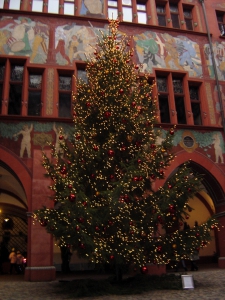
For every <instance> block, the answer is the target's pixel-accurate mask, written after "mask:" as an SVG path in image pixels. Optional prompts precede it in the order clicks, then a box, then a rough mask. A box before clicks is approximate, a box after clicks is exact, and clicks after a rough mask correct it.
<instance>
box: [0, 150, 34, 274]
mask: <svg viewBox="0 0 225 300" xmlns="http://www.w3.org/2000/svg"><path fill="white" fill-rule="evenodd" d="M7 152H8V153H6V152H5V150H4V149H3V148H2V147H0V153H1V155H0V157H1V160H0V242H1V247H2V248H4V257H3V265H2V272H3V273H8V272H9V262H8V257H7V256H8V255H7V252H8V253H9V252H10V251H11V249H12V248H15V249H16V250H20V251H21V252H22V253H23V255H24V256H25V257H26V256H27V242H28V222H27V214H26V212H27V211H28V201H27V193H26V190H25V189H24V185H23V183H22V181H23V180H25V181H26V182H27V183H28V182H29V179H30V178H31V176H30V174H29V172H27V169H26V167H24V166H22V164H21V162H20V161H19V159H18V158H16V157H15V155H14V154H12V155H11V153H9V151H7ZM9 162H10V164H8V163H9ZM12 162H14V163H12ZM12 167H13V168H12ZM14 167H15V168H14ZM18 170H20V172H19V174H23V176H22V177H20V178H19V176H20V175H19V176H18V175H17V171H18ZM21 171H22V172H21ZM21 180H22V181H21ZM28 194H29V193H28Z"/></svg>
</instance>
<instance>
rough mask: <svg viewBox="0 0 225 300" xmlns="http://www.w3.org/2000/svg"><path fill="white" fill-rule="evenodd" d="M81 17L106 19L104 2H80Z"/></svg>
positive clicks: (100, 0)
mask: <svg viewBox="0 0 225 300" xmlns="http://www.w3.org/2000/svg"><path fill="white" fill-rule="evenodd" d="M80 3H81V8H80V15H81V16H89V17H91V16H93V17H95V18H96V17H98V18H105V15H104V0H80Z"/></svg>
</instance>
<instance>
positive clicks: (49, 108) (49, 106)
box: [46, 69, 55, 115]
mask: <svg viewBox="0 0 225 300" xmlns="http://www.w3.org/2000/svg"><path fill="white" fill-rule="evenodd" d="M47 82H48V85H47V95H46V99H47V101H46V115H52V114H53V100H54V88H53V87H54V86H55V85H54V69H48V73H47Z"/></svg>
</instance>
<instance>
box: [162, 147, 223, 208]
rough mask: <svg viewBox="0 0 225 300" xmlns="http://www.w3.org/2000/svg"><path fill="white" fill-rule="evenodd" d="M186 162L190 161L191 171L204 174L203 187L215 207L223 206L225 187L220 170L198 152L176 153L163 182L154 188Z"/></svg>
mask: <svg viewBox="0 0 225 300" xmlns="http://www.w3.org/2000/svg"><path fill="white" fill-rule="evenodd" d="M187 161H190V166H191V167H192V168H193V170H195V171H196V172H197V173H199V174H204V179H203V185H204V186H205V188H206V189H207V191H208V193H209V195H210V197H211V198H212V200H213V202H214V205H215V207H218V206H220V205H225V185H224V173H223V171H222V169H220V168H219V167H218V166H217V164H215V163H214V162H213V161H212V160H211V159H209V158H207V157H206V156H204V155H202V154H201V153H198V152H193V153H187V152H186V151H181V152H179V153H176V157H175V159H174V161H173V162H172V164H171V165H170V166H169V168H168V169H167V170H166V172H165V175H166V176H165V179H164V181H163V182H162V181H160V182H157V185H156V187H158V186H162V185H163V184H164V183H165V182H166V180H167V179H168V177H170V176H171V174H173V172H174V170H176V169H177V168H178V167H179V166H180V165H182V164H183V163H185V162H187Z"/></svg>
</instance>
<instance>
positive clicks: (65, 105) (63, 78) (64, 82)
mask: <svg viewBox="0 0 225 300" xmlns="http://www.w3.org/2000/svg"><path fill="white" fill-rule="evenodd" d="M71 98H72V76H70V75H59V103H58V110H59V112H58V116H59V117H61V118H71Z"/></svg>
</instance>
